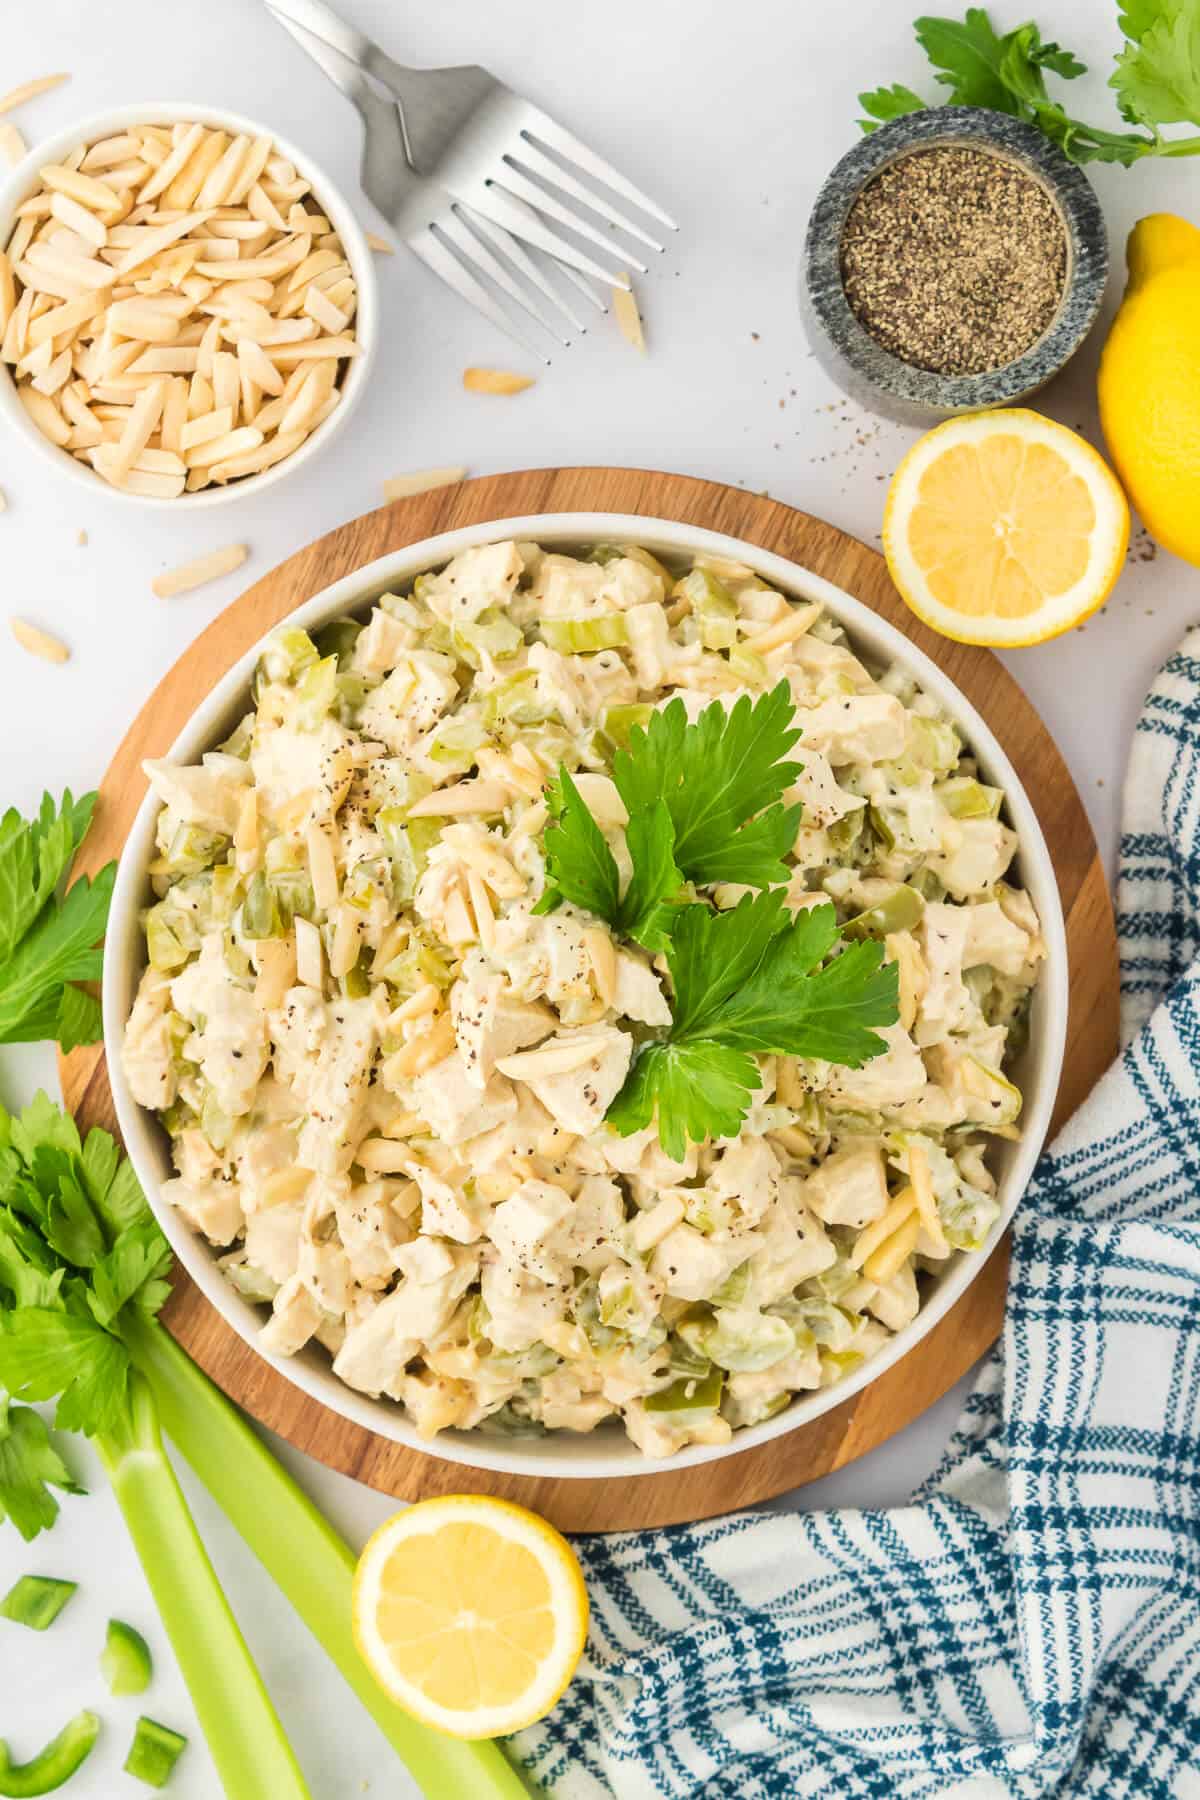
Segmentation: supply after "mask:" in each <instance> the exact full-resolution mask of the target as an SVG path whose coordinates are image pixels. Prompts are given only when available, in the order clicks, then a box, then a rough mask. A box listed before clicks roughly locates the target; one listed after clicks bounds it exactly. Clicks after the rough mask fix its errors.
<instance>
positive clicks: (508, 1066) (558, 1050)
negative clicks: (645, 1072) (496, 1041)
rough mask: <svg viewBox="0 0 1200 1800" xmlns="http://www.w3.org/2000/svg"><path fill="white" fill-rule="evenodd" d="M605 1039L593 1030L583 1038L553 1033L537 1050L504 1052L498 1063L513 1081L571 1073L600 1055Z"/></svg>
mask: <svg viewBox="0 0 1200 1800" xmlns="http://www.w3.org/2000/svg"><path fill="white" fill-rule="evenodd" d="M602 1044H603V1040H602V1039H600V1038H598V1037H595V1036H594V1035H592V1034H590V1033H589V1035H588V1036H586V1037H582V1038H561V1037H552V1038H550V1039H549V1040H548V1042H546V1043H545V1044H542V1045H540V1046H539V1047H538V1048H537V1049H536V1050H519V1051H518V1052H517V1054H516V1055H515V1056H501V1057H499V1058H498V1059H497V1062H496V1067H497V1068H498V1069H499V1071H500V1073H501V1074H502V1075H507V1076H509V1077H510V1079H511V1080H513V1081H540V1080H541V1079H542V1077H543V1076H544V1075H569V1074H570V1072H571V1071H572V1069H582V1068H583V1067H584V1066H585V1064H587V1063H590V1062H594V1061H595V1060H596V1058H597V1057H598V1056H599V1055H600V1053H601V1049H602Z"/></svg>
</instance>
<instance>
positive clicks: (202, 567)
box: [150, 427, 248, 600]
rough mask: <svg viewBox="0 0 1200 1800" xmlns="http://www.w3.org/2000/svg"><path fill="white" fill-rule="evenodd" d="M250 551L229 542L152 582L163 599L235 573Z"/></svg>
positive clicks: (154, 588) (156, 592)
mask: <svg viewBox="0 0 1200 1800" xmlns="http://www.w3.org/2000/svg"><path fill="white" fill-rule="evenodd" d="M185 429H186V427H185ZM247 554H248V553H247V550H246V546H245V544H226V546H225V548H224V549H223V550H210V551H209V552H208V554H207V555H206V556H198V557H196V558H195V560H194V561H193V562H186V563H181V564H180V565H179V567H178V568H177V569H169V570H168V571H167V573H166V574H165V575H156V576H155V577H154V580H153V581H152V582H151V583H150V586H151V588H152V590H153V591H154V593H155V594H157V595H158V598H159V599H160V600H170V599H171V598H172V597H173V596H174V595H175V594H187V593H190V592H191V590H192V588H198V587H202V586H203V585H204V583H205V582H206V581H216V580H218V579H219V577H220V576H222V575H232V573H233V571H234V570H235V569H239V568H240V567H241V565H242V564H243V563H244V562H245V560H246V556H247Z"/></svg>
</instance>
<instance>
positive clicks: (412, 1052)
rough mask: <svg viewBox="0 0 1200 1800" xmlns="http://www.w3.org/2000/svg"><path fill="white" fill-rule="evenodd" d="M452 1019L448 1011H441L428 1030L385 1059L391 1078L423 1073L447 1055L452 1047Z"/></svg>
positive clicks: (402, 1077) (408, 1077)
mask: <svg viewBox="0 0 1200 1800" xmlns="http://www.w3.org/2000/svg"><path fill="white" fill-rule="evenodd" d="M454 1042H455V1040H454V1021H453V1019H452V1018H451V1017H450V1014H449V1013H441V1014H439V1016H438V1017H437V1018H436V1019H435V1020H434V1022H433V1024H432V1025H431V1026H430V1027H429V1030H428V1031H423V1032H422V1033H421V1034H420V1036H419V1037H415V1038H410V1039H409V1041H408V1043H407V1044H405V1045H404V1047H403V1048H402V1049H400V1050H397V1051H396V1052H395V1053H394V1054H393V1055H392V1056H389V1057H388V1059H387V1064H386V1067H387V1069H388V1071H389V1073H390V1074H391V1075H392V1077H393V1078H395V1077H397V1076H398V1077H400V1078H401V1079H411V1078H412V1076H414V1075H422V1074H424V1072H425V1070H426V1069H432V1068H433V1066H434V1064H435V1063H440V1062H442V1061H444V1059H445V1058H446V1057H447V1056H449V1054H450V1052H451V1051H452V1050H453V1048H454Z"/></svg>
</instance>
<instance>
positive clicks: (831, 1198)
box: [803, 1144, 888, 1231]
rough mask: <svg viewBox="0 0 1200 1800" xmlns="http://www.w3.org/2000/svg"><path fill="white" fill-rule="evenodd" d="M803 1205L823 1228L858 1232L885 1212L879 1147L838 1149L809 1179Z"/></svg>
mask: <svg viewBox="0 0 1200 1800" xmlns="http://www.w3.org/2000/svg"><path fill="white" fill-rule="evenodd" d="M803 1195H804V1204H805V1205H806V1206H807V1207H809V1209H810V1210H811V1211H812V1212H814V1213H815V1214H816V1215H817V1217H818V1219H822V1220H823V1221H824V1222H825V1224H826V1225H849V1226H851V1227H852V1228H853V1229H854V1230H855V1231H861V1229H862V1227H863V1226H864V1225H869V1224H870V1223H871V1221H872V1219H878V1218H879V1217H880V1215H881V1214H882V1213H884V1212H886V1210H887V1203H888V1191H887V1170H886V1167H885V1165H884V1160H883V1151H882V1149H881V1148H880V1147H879V1145H878V1144H864V1145H863V1146H862V1147H861V1148H856V1149H851V1150H840V1151H838V1153H837V1154H836V1155H835V1156H830V1157H827V1158H826V1159H825V1161H824V1162H823V1163H822V1164H821V1166H820V1168H819V1169H817V1170H816V1172H815V1173H814V1174H812V1175H810V1176H809V1177H808V1180H807V1181H806V1182H805V1183H804V1189H803Z"/></svg>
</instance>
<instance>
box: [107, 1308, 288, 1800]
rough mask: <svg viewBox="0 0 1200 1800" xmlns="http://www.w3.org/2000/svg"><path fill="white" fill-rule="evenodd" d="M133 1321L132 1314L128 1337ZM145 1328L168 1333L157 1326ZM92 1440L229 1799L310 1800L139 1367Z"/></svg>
mask: <svg viewBox="0 0 1200 1800" xmlns="http://www.w3.org/2000/svg"><path fill="white" fill-rule="evenodd" d="M134 1315H135V1309H134V1308H130V1336H131V1337H133V1335H134V1327H133V1323H132V1320H133V1317H134ZM146 1329H148V1330H149V1331H150V1332H151V1333H152V1334H153V1333H158V1335H161V1336H163V1337H165V1335H166V1334H165V1333H164V1332H161V1331H160V1328H159V1327H157V1326H150V1327H148V1328H146ZM139 1335H140V1328H139ZM185 1361H186V1358H185ZM189 1366H190V1365H189ZM201 1379H203V1378H201ZM95 1442H96V1448H97V1450H98V1451H99V1452H100V1456H101V1458H102V1460H103V1462H104V1466H105V1468H106V1469H107V1470H108V1475H109V1479H110V1480H111V1482H112V1487H113V1492H114V1494H115V1495H116V1497H117V1502H118V1504H119V1506H120V1508H121V1511H122V1513H123V1514H124V1517H125V1523H126V1525H127V1526H128V1528H129V1534H130V1536H131V1537H132V1539H133V1542H134V1547H135V1548H136V1550H137V1553H138V1557H139V1558H140V1560H141V1564H142V1567H143V1569H144V1570H145V1571H146V1579H147V1580H148V1581H149V1583H150V1589H151V1592H152V1593H153V1595H154V1600H155V1604H156V1606H157V1607H158V1611H159V1616H160V1618H161V1619H162V1622H163V1624H164V1626H165V1627H166V1631H167V1636H168V1637H169V1638H170V1640H171V1646H172V1648H173V1649H174V1651H175V1656H176V1660H177V1661H178V1663H179V1667H180V1670H181V1671H182V1674H183V1678H184V1680H185V1681H186V1683H187V1686H188V1692H189V1693H190V1694H191V1697H192V1702H193V1704H194V1706H195V1708H196V1716H197V1718H198V1719H199V1721H200V1726H201V1729H202V1730H203V1732H204V1735H205V1737H206V1738H207V1740H208V1747H209V1749H210V1751H211V1752H212V1757H213V1761H214V1762H215V1763H216V1765H217V1772H218V1774H219V1775H220V1777H221V1783H222V1786H223V1787H224V1790H225V1795H226V1800H265V1796H267V1795H270V1800H311V1795H310V1793H309V1790H308V1787H307V1785H306V1783H305V1780H304V1777H303V1775H302V1774H301V1773H300V1769H299V1766H298V1765H297V1763H296V1759H295V1757H294V1756H293V1755H292V1750H291V1746H290V1745H289V1743H288V1741H287V1738H286V1737H285V1736H284V1734H283V1727H282V1726H281V1725H280V1723H279V1720H278V1718H277V1717H276V1714H275V1709H274V1707H273V1706H272V1705H271V1702H270V1699H269V1698H268V1696H267V1691H266V1689H265V1688H264V1686H263V1684H262V1679H261V1677H260V1676H259V1673H258V1670H257V1668H256V1667H255V1665H254V1662H253V1659H252V1658H251V1655H250V1652H249V1650H248V1649H247V1648H246V1644H245V1640H244V1639H243V1637H242V1634H241V1632H240V1630H239V1629H238V1625H237V1621H236V1619H235V1618H234V1616H233V1614H232V1612H231V1611H230V1610H229V1603H228V1601H227V1600H226V1598H225V1595H224V1593H223V1592H222V1590H221V1585H220V1583H219V1581H218V1580H217V1577H216V1574H215V1572H214V1570H213V1566H212V1564H211V1563H210V1562H209V1560H208V1552H207V1551H206V1550H205V1548H204V1545H203V1544H202V1543H201V1541H200V1535H199V1533H198V1532H197V1530H196V1527H195V1524H194V1523H193V1521H192V1515H191V1513H190V1512H189V1511H188V1505H187V1501H186V1500H185V1499H184V1497H183V1493H182V1491H181V1489H180V1486H179V1483H178V1481H177V1480H176V1478H175V1471H174V1470H173V1469H172V1467H171V1465H170V1463H169V1462H168V1461H167V1455H166V1451H165V1450H164V1449H163V1445H162V1438H161V1437H160V1435H159V1418H158V1413H157V1411H156V1407H155V1396H154V1393H153V1392H152V1390H151V1386H150V1384H149V1383H148V1382H147V1381H146V1380H144V1379H143V1377H142V1376H141V1375H139V1374H138V1373H137V1372H136V1371H135V1372H133V1373H132V1374H131V1376H130V1392H129V1404H128V1407H127V1413H126V1419H125V1422H124V1425H123V1428H122V1429H121V1431H120V1432H115V1433H111V1434H106V1435H105V1436H103V1437H98V1438H97V1439H96V1440H95ZM265 1523H266V1525H267V1528H268V1529H269V1528H270V1526H269V1521H266V1522H265Z"/></svg>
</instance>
